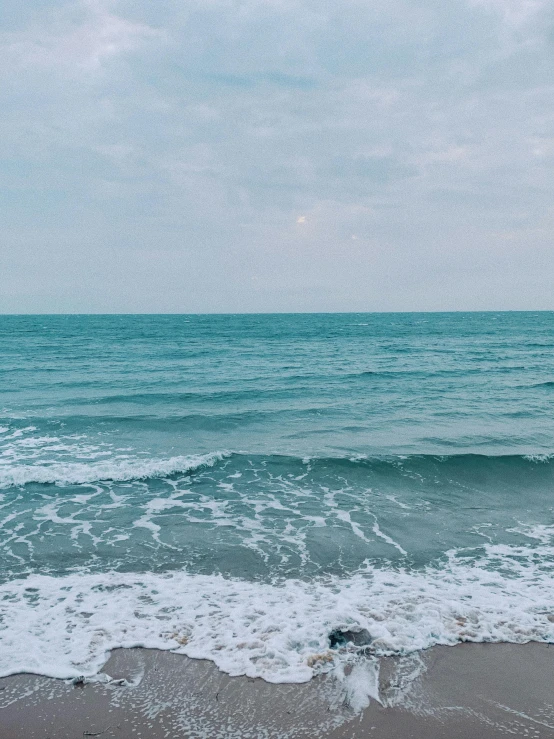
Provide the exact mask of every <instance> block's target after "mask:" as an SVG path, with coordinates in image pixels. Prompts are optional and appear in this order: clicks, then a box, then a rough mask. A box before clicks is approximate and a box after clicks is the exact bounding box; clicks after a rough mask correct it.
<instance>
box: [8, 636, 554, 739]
mask: <svg viewBox="0 0 554 739" xmlns="http://www.w3.org/2000/svg"><path fill="white" fill-rule="evenodd" d="M362 667H363V664H362ZM105 671H106V673H107V674H108V675H110V676H111V677H112V678H114V680H112V682H110V683H108V684H100V683H97V682H90V683H87V684H85V685H82V686H74V685H72V684H70V683H66V682H64V681H61V680H53V679H49V678H44V677H39V676H33V675H15V676H12V677H7V678H3V679H1V680H0V738H1V739H78V738H79V737H86V736H88V737H92V736H98V737H102V739H112V738H113V737H116V738H117V739H136V738H137V737H141V738H142V739H162V738H163V739H176V738H178V737H195V738H196V737H198V738H200V737H202V738H205V739H218V738H219V737H221V738H222V739H223V738H225V739H227V738H229V739H239V737H240V739H258V737H260V738H263V739H270V738H271V737H275V738H276V739H277V738H279V739H296V738H300V737H314V738H320V737H321V738H324V737H328V738H329V739H347V738H348V739H350V738H355V737H372V739H379V738H380V737H383V739H393V738H394V739H411V738H412V737H413V738H417V739H419V738H421V739H496V738H497V737H506V736H517V737H529V738H530V739H547V738H548V739H554V646H553V647H549V646H548V645H546V644H534V643H532V644H526V645H510V644H495V645H493V644H464V645H460V646H457V647H437V648H434V649H430V650H428V651H426V652H423V653H421V654H419V655H413V656H411V657H408V658H401V659H384V660H381V665H380V678H379V698H380V701H381V703H378V702H377V701H376V700H371V702H370V704H369V706H368V707H367V708H365V709H364V710H362V711H361V712H358V713H356V712H355V711H354V710H353V709H352V707H351V705H350V704H351V703H352V702H354V703H355V702H356V700H357V699H358V698H359V696H358V697H357V691H359V690H362V689H363V687H364V684H363V683H364V676H363V675H364V673H363V670H362V671H361V673H360V674H358V678H357V679H356V674H355V673H352V674H351V675H350V676H349V677H347V678H346V680H343V681H340V680H337V679H336V678H333V677H331V676H321V677H318V678H316V679H314V680H312V681H311V682H310V683H305V684H302V685H271V684H269V683H266V682H264V681H263V680H259V679H249V678H245V677H234V678H231V677H229V676H228V675H225V674H223V673H221V672H219V671H218V670H217V668H216V667H215V666H214V665H213V664H212V663H210V662H204V661H197V660H191V659H189V658H187V657H183V656H182V655H177V654H171V653H168V652H159V651H156V650H146V649H126V650H116V651H115V652H114V653H113V654H112V656H111V657H110V659H109V661H108V663H107V664H106V666H105Z"/></svg>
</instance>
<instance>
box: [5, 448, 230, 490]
mask: <svg viewBox="0 0 554 739" xmlns="http://www.w3.org/2000/svg"><path fill="white" fill-rule="evenodd" d="M227 456H229V455H228V453H227V452H211V453H209V454H198V455H191V456H178V457H169V458H168V459H140V458H139V459H136V458H135V459H132V460H130V459H120V460H118V459H112V460H106V461H102V462H93V463H84V462H54V463H52V464H45V465H29V464H25V465H19V466H10V467H7V468H5V469H1V468H0V488H9V487H23V486H24V485H28V484H30V483H39V484H53V485H83V484H87V483H95V482H103V481H115V482H125V481H129V480H146V479H151V478H157V477H168V476H169V475H175V474H179V473H187V472H192V471H194V470H197V469H200V468H202V467H212V466H213V465H214V464H216V463H217V462H219V461H221V460H222V459H224V458H225V457H227Z"/></svg>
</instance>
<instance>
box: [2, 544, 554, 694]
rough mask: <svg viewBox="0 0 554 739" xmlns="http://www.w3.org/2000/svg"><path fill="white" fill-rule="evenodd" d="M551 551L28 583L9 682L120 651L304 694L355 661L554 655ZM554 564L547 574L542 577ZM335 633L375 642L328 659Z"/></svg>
mask: <svg viewBox="0 0 554 739" xmlns="http://www.w3.org/2000/svg"><path fill="white" fill-rule="evenodd" d="M552 555H553V551H552V547H547V546H544V547H538V548H537V547H535V548H534V549H528V548H526V547H508V546H493V545H490V546H489V547H488V548H487V550H486V556H485V557H483V558H482V559H480V560H477V561H475V560H474V561H468V560H467V558H466V556H465V553H464V552H461V553H460V552H450V553H449V554H448V561H447V562H445V563H443V565H442V566H441V567H435V568H433V567H428V568H426V569H425V570H422V571H409V570H406V569H378V568H375V567H370V566H368V567H367V569H366V570H365V571H363V572H359V573H358V574H356V575H354V576H352V577H349V578H343V579H339V578H336V579H333V578H327V579H325V580H323V579H321V580H314V581H311V582H304V581H301V580H284V581H282V582H280V583H274V584H269V583H265V582H253V581H247V580H239V579H226V578H224V577H222V576H219V575H198V574H188V573H186V572H183V571H179V572H174V573H170V574H155V573H141V574H137V573H113V572H111V573H102V574H84V573H83V574H72V575H67V576H64V577H59V578H56V577H50V576H41V575H31V576H29V577H27V578H25V579H18V580H13V581H11V582H8V583H5V584H4V585H2V586H0V615H1V621H0V623H1V626H0V675H9V674H13V673H17V672H30V673H39V674H44V675H49V676H52V677H58V678H69V677H73V676H76V675H81V674H83V675H86V676H94V675H96V674H97V673H98V671H99V670H101V668H102V665H103V664H104V662H105V660H106V658H107V655H108V652H109V651H110V650H111V649H114V648H116V647H136V646H142V647H151V648H159V649H165V650H173V651H176V652H181V653H183V654H186V655H188V656H189V657H193V658H200V659H209V660H212V661H213V662H215V664H216V665H217V666H218V667H219V668H220V669H221V670H223V671H224V672H227V673H229V674H230V675H248V676H250V677H261V678H264V679H265V680H267V681H270V682H292V683H294V682H304V681H307V680H309V679H310V678H311V676H312V675H313V674H314V673H315V672H320V671H328V670H330V669H333V668H336V667H337V665H340V664H342V663H344V661H345V660H346V661H349V660H352V659H356V660H358V661H359V652H360V649H362V650H363V651H364V652H365V653H366V654H369V655H371V656H372V657H374V656H379V655H390V654H407V653H411V652H415V651H417V650H420V649H425V648H427V647H431V646H433V645H436V644H444V645H454V644H456V643H459V642H462V641H474V642H485V641H488V642H513V643H523V642H527V641H546V642H554V591H553V590H552V564H551V563H552ZM546 562H550V564H545V563H546ZM337 630H339V631H340V630H343V631H361V630H366V631H367V632H368V633H369V636H370V641H369V643H368V644H367V645H364V646H362V647H357V648H356V647H354V646H353V645H351V644H350V645H344V646H341V647H337V648H334V649H332V648H331V644H330V640H329V635H330V633H331V632H333V631H334V632H336V631H337Z"/></svg>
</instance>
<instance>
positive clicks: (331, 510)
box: [0, 312, 554, 682]
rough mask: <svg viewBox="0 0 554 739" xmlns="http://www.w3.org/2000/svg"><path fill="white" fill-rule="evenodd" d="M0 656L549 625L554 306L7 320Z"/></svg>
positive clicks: (417, 638)
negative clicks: (544, 308) (514, 309)
mask: <svg viewBox="0 0 554 739" xmlns="http://www.w3.org/2000/svg"><path fill="white" fill-rule="evenodd" d="M0 388H1V391H0V392H1V395H0V547H1V549H0V551H1V560H0V562H1V569H0V576H1V579H0V675H3V676H5V675H10V674H14V673H18V672H28V673H36V674H43V675H48V676H52V677H60V678H72V677H76V676H80V675H84V676H86V677H89V678H94V676H95V675H97V674H98V672H99V671H100V670H101V668H102V665H103V664H104V662H105V661H106V659H107V656H108V654H109V651H110V650H112V649H114V648H116V647H133V646H144V647H153V648H159V649H163V650H173V651H176V652H181V653H183V654H186V655H188V656H190V657H194V658H202V659H208V660H212V661H213V662H215V664H216V665H217V666H218V667H219V668H220V669H221V670H223V671H225V672H227V673H229V674H231V675H239V674H246V675H248V676H251V677H262V678H264V679H265V680H267V681H270V682H304V681H307V680H309V679H310V678H311V677H312V675H314V674H317V673H318V672H324V671H330V670H336V669H342V668H343V667H344V666H345V665H347V664H351V663H352V662H356V661H357V663H359V661H360V660H361V659H365V660H370V661H371V660H372V659H376V658H378V657H380V656H382V655H391V654H401V655H409V654H413V653H417V652H418V650H422V649H426V648H428V647H431V646H433V645H438V644H443V645H454V644H457V643H459V642H463V641H475V642H487V641H488V642H513V643H522V642H527V641H542V642H554V587H553V585H552V575H553V567H554V457H553V456H552V454H553V452H554V313H548V312H544V313H543V312H541V313H442V314H441V313H436V314H417V313H412V314H408V313H405V314H399V313H398V314H397V313H394V314H392V313H391V314H317V315H315V314H314V315H212V316H207V315H188V316H187V315H160V316H150V315H144V316H123V315H121V316H119V315H118V316H0Z"/></svg>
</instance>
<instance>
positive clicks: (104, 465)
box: [0, 451, 554, 489]
mask: <svg viewBox="0 0 554 739" xmlns="http://www.w3.org/2000/svg"><path fill="white" fill-rule="evenodd" d="M223 460H230V461H231V464H232V465H233V468H236V469H237V470H241V469H242V468H249V469H251V468H252V464H253V463H254V464H256V465H258V466H262V465H263V466H264V467H265V468H271V469H273V468H279V469H280V470H281V471H282V473H285V472H287V471H290V472H293V471H294V470H302V472H305V471H306V467H307V465H309V468H310V470H311V471H312V472H313V473H314V474H317V473H318V472H324V473H325V474H326V475H333V474H348V471H349V470H350V471H351V473H353V474H355V475H356V476H357V477H359V475H360V473H362V474H367V475H373V476H377V477H379V478H391V477H395V478H396V477H402V478H406V477H412V476H417V477H418V479H420V480H421V481H422V482H424V481H425V480H432V481H434V482H436V481H437V480H438V479H441V478H442V479H444V480H447V481H448V482H449V483H451V482H455V481H456V480H460V481H461V480H467V479H468V478H472V477H475V476H476V475H477V476H479V475H480V476H482V475H485V474H486V475H487V476H488V477H489V478H490V479H491V480H493V479H495V478H496V479H497V480H498V482H501V481H502V480H508V481H513V480H514V479H516V477H515V476H517V475H518V474H522V475H527V476H528V477H527V478H526V481H527V483H528V484H531V482H532V480H533V477H538V478H540V479H541V480H543V481H544V477H545V476H547V477H548V478H549V479H550V478H551V477H552V476H553V475H554V455H553V454H552V453H549V452H537V453H534V454H532V453H531V454H513V455H485V454H450V455H436V454H406V455H383V456H369V455H363V454H359V455H347V456H342V457H332V456H329V457H302V458H300V457H294V456H290V455H285V454H268V455H263V454H246V453H242V452H241V453H239V452H234V453H233V452H228V451H217V452H211V453H208V454H198V455H189V456H176V457H170V458H167V459H148V458H143V457H138V458H134V459H118V458H115V459H114V458H112V459H106V460H102V461H91V462H89V463H85V462H61V461H54V462H51V463H45V464H4V465H2V466H0V489H2V488H9V487H22V486H24V485H28V484H31V483H38V484H56V485H80V484H90V483H95V482H102V481H106V482H108V481H113V482H126V481H132V480H147V479H154V478H165V477H169V476H171V475H175V474H180V473H188V472H193V471H195V470H199V469H202V468H203V467H213V466H214V465H217V463H218V462H221V461H223Z"/></svg>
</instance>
